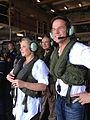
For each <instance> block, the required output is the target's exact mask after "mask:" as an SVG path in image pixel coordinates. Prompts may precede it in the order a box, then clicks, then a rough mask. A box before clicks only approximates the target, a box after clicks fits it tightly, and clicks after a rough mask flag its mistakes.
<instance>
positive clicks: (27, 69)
mask: <svg viewBox="0 0 90 120" xmlns="http://www.w3.org/2000/svg"><path fill="white" fill-rule="evenodd" d="M37 60H38V57H37V56H35V57H34V59H33V60H31V61H30V62H29V63H28V64H27V65H26V66H24V67H23V63H24V61H25V58H22V59H20V60H19V61H18V63H17V64H16V66H15V68H14V71H13V74H14V75H15V79H20V80H22V81H26V82H30V83H37V80H35V79H34V78H33V76H32V67H33V65H34V63H35V62H36V61H37ZM20 89H21V90H22V92H24V93H25V97H24V100H23V103H22V104H23V105H25V108H24V112H27V96H31V97H33V98H34V97H36V98H38V97H41V92H40V91H33V90H30V89H27V88H20ZM14 97H15V96H14Z"/></svg>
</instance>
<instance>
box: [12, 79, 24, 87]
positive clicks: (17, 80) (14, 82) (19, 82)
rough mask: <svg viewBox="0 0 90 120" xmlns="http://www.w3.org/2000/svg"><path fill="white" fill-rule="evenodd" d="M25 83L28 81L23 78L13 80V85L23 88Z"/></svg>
mask: <svg viewBox="0 0 90 120" xmlns="http://www.w3.org/2000/svg"><path fill="white" fill-rule="evenodd" d="M25 83H26V82H24V81H22V80H19V79H15V80H13V82H12V85H13V86H14V87H15V88H23V87H25Z"/></svg>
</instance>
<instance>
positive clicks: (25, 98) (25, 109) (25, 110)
mask: <svg viewBox="0 0 90 120" xmlns="http://www.w3.org/2000/svg"><path fill="white" fill-rule="evenodd" d="M22 104H23V105H25V106H24V112H25V113H27V112H28V110H27V95H25V97H24V99H23V102H22Z"/></svg>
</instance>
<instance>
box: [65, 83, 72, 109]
mask: <svg viewBox="0 0 90 120" xmlns="http://www.w3.org/2000/svg"><path fill="white" fill-rule="evenodd" d="M71 87H72V85H69V87H68V91H67V96H66V97H67V106H68V107H69V106H70V101H71V99H70V91H71Z"/></svg>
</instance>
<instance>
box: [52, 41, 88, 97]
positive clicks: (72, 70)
mask: <svg viewBox="0 0 90 120" xmlns="http://www.w3.org/2000/svg"><path fill="white" fill-rule="evenodd" d="M75 42H76V40H73V39H71V40H70V42H69V43H68V44H67V45H66V47H65V48H64V50H63V52H62V54H61V56H58V50H59V48H57V49H56V51H55V52H54V54H53V56H52V60H51V65H50V73H51V75H52V76H53V78H54V80H55V81H56V80H57V78H59V79H62V81H63V82H64V83H66V84H68V85H69V89H68V92H67V97H68V99H70V90H71V86H72V85H83V84H85V79H86V74H87V68H86V67H84V66H82V65H73V64H71V63H70V62H69V52H70V49H71V48H72V46H73V45H74V44H75Z"/></svg>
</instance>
